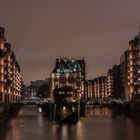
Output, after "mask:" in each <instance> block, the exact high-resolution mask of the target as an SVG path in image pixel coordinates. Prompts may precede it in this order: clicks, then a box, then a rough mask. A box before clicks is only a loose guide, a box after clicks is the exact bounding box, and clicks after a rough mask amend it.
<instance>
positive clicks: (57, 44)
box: [0, 0, 140, 83]
mask: <svg viewBox="0 0 140 140" xmlns="http://www.w3.org/2000/svg"><path fill="white" fill-rule="evenodd" d="M139 24H140V0H0V26H3V27H5V29H6V34H5V36H6V39H7V42H10V43H11V44H12V47H13V50H14V52H15V54H16V57H17V60H18V62H19V64H20V67H21V71H22V77H23V80H24V82H25V83H29V82H30V81H31V80H37V79H45V78H46V77H49V75H50V73H51V71H52V69H53V68H54V65H55V59H56V58H60V57H68V58H76V59H77V58H78V59H82V58H83V57H85V61H86V65H87V76H88V78H94V77H97V76H101V75H106V73H107V70H108V69H109V68H110V67H112V65H113V64H115V63H119V59H120V56H121V55H122V53H123V52H124V50H126V49H127V47H128V41H129V40H131V39H132V38H133V37H134V36H135V35H137V34H138V32H139V29H138V27H139Z"/></svg>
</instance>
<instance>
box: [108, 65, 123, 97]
mask: <svg viewBox="0 0 140 140" xmlns="http://www.w3.org/2000/svg"><path fill="white" fill-rule="evenodd" d="M120 87H121V82H120V66H119V65H114V66H113V67H112V68H111V69H109V70H108V72H107V92H108V96H109V97H112V98H116V99H117V98H121V97H122V96H121V90H120Z"/></svg>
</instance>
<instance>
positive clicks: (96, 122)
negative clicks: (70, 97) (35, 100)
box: [0, 106, 140, 140]
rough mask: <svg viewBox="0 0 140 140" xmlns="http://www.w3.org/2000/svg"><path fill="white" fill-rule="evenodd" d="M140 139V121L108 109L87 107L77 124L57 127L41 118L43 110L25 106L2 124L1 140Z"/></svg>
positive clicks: (0, 124)
mask: <svg viewBox="0 0 140 140" xmlns="http://www.w3.org/2000/svg"><path fill="white" fill-rule="evenodd" d="M103 139H105V140H140V122H139V121H138V120H136V119H132V118H131V117H127V116H126V115H123V114H117V113H113V112H112V111H111V110H110V109H108V108H97V107H96V108H93V107H92V106H87V107H86V114H85V117H82V118H81V119H80V121H79V122H78V123H77V124H72V125H68V124H64V125H57V124H54V123H52V122H50V121H49V120H48V119H47V118H46V117H44V116H43V115H42V112H41V108H38V107H36V106H25V107H23V108H21V110H20V111H19V113H18V114H17V115H16V116H15V117H13V118H11V119H10V120H9V121H7V122H5V123H0V140H103Z"/></svg>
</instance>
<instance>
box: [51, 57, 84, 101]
mask: <svg viewBox="0 0 140 140" xmlns="http://www.w3.org/2000/svg"><path fill="white" fill-rule="evenodd" d="M50 77H51V78H50V81H51V100H52V101H53V100H54V90H55V89H56V88H63V87H66V88H67V87H69V89H70V88H72V89H74V90H75V91H76V92H77V95H78V96H79V98H81V99H84V98H85V60H84V58H83V59H81V60H76V59H71V60H70V59H67V58H64V59H61V58H60V59H56V63H55V68H54V69H53V71H52V73H51V76H50Z"/></svg>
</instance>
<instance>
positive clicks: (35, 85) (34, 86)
mask: <svg viewBox="0 0 140 140" xmlns="http://www.w3.org/2000/svg"><path fill="white" fill-rule="evenodd" d="M46 83H47V81H46V80H36V81H31V83H30V85H29V91H30V96H29V97H31V98H36V97H37V96H36V95H37V93H38V90H39V88H40V86H42V85H44V84H46ZM46 87H47V85H46Z"/></svg>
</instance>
